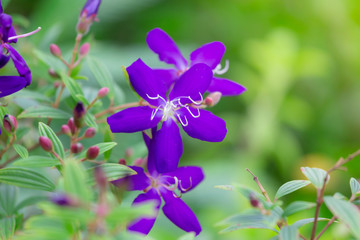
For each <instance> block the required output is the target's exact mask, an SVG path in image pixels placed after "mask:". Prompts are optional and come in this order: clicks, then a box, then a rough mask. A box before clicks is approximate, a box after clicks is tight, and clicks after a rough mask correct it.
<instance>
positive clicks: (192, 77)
mask: <svg viewBox="0 0 360 240" xmlns="http://www.w3.org/2000/svg"><path fill="white" fill-rule="evenodd" d="M212 76H213V73H212V71H211V69H210V67H209V66H207V65H206V64H204V63H198V64H195V65H194V66H192V67H191V68H190V69H189V70H187V71H186V72H185V73H184V74H182V75H181V76H180V78H179V79H178V80H177V81H176V82H175V85H174V88H173V89H172V91H171V93H170V95H169V98H170V100H173V99H175V98H178V97H179V98H180V97H181V103H182V104H185V103H191V101H190V100H189V99H187V98H186V97H191V99H193V100H194V101H198V100H200V99H201V96H202V94H203V93H204V92H205V91H206V90H207V89H208V87H209V85H210V82H211V79H212ZM184 97H185V98H184Z"/></svg>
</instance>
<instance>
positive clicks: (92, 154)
mask: <svg viewBox="0 0 360 240" xmlns="http://www.w3.org/2000/svg"><path fill="white" fill-rule="evenodd" d="M99 151H100V149H99V147H98V146H92V147H89V149H88V150H87V152H86V158H87V159H95V158H96V157H97V156H98V155H99Z"/></svg>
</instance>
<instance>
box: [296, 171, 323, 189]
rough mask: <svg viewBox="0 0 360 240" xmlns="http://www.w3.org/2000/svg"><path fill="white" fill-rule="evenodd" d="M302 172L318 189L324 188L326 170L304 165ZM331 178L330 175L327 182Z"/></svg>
mask: <svg viewBox="0 0 360 240" xmlns="http://www.w3.org/2000/svg"><path fill="white" fill-rule="evenodd" d="M301 171H302V173H303V174H304V175H305V176H306V177H307V178H308V179H309V180H310V182H311V183H312V184H313V185H314V186H315V187H316V188H318V189H320V188H322V187H323V185H324V180H325V177H326V171H325V170H323V169H320V168H309V167H302V168H301ZM329 180H330V176H328V178H327V180H326V183H327V182H328V181H329Z"/></svg>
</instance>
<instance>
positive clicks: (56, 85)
mask: <svg viewBox="0 0 360 240" xmlns="http://www.w3.org/2000/svg"><path fill="white" fill-rule="evenodd" d="M53 86H54V88H55V89H57V88H58V87H60V82H59V81H56V82H54V85H53Z"/></svg>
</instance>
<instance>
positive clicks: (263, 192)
mask: <svg viewBox="0 0 360 240" xmlns="http://www.w3.org/2000/svg"><path fill="white" fill-rule="evenodd" d="M246 171H248V172H249V173H250V174H251V175H252V176H253V177H254V181H255V182H256V184H257V185H258V186H259V188H260V191H261V192H262V194H263V195H264V196H265V198H266V201H268V202H271V200H270V198H269V195H268V194H267V192H266V190H265V188H264V187H263V186H262V185H261V183H260V181H259V178H258V177H257V176H255V175H254V174H253V173H252V172H251V171H250V170H249V169H248V168H246Z"/></svg>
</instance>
